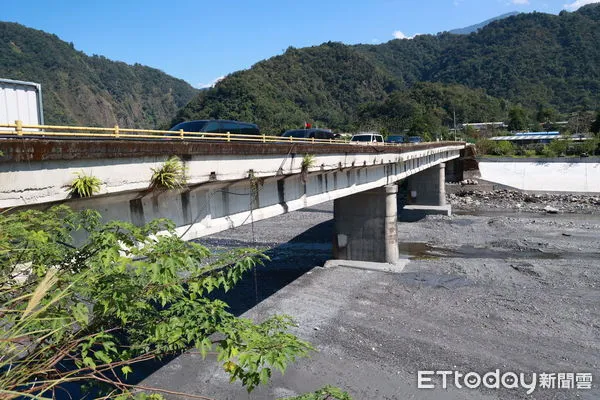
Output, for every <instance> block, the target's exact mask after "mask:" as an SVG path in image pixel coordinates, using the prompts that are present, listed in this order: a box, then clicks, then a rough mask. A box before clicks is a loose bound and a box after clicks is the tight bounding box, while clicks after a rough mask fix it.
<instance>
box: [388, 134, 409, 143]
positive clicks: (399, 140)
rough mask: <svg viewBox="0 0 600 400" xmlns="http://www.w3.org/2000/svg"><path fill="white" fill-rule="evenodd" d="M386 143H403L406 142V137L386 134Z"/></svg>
mask: <svg viewBox="0 0 600 400" xmlns="http://www.w3.org/2000/svg"><path fill="white" fill-rule="evenodd" d="M385 142H386V143H404V142H406V137H404V136H388V137H387V138H386V139H385Z"/></svg>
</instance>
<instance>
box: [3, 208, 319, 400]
mask: <svg viewBox="0 0 600 400" xmlns="http://www.w3.org/2000/svg"><path fill="white" fill-rule="evenodd" d="M173 229H174V225H173V224H172V223H171V222H169V221H167V220H156V221H153V222H151V223H149V224H147V225H145V226H142V227H136V226H133V225H132V224H129V223H124V222H116V221H113V222H109V223H107V224H103V223H101V222H100V215H99V214H98V213H97V212H95V211H83V212H79V213H75V212H73V211H71V210H70V209H68V208H67V207H65V206H59V207H54V208H51V209H50V210H49V211H47V212H42V211H36V210H29V211H25V212H20V213H15V214H8V215H7V214H0V317H1V318H2V323H1V324H0V397H2V398H16V397H19V396H34V395H37V396H45V397H46V398H53V396H54V394H55V393H56V392H57V391H59V390H60V389H59V387H60V386H61V385H64V384H66V383H79V382H87V383H94V384H97V387H96V388H95V390H96V392H95V394H96V395H108V396H110V397H117V396H118V395H123V397H119V398H128V397H132V396H134V395H135V394H136V393H138V392H139V389H140V388H139V387H137V386H136V385H135V383H134V382H132V381H130V380H129V379H131V374H132V372H134V371H135V369H136V364H137V363H139V362H142V361H145V360H151V359H161V358H163V357H165V356H168V355H176V354H179V353H180V352H182V351H185V350H187V349H189V348H192V347H195V348H196V349H198V351H199V353H200V354H202V356H206V355H207V354H208V353H216V354H217V357H218V360H219V361H220V362H221V363H222V365H223V368H224V369H225V371H227V372H228V373H229V375H230V376H231V379H232V380H239V381H241V382H242V384H243V385H244V386H245V387H246V388H247V389H248V390H252V389H253V388H254V387H256V385H259V384H261V383H265V382H267V381H268V379H269V378H270V377H271V375H272V373H273V370H274V369H275V370H279V371H281V372H283V371H284V370H285V369H286V367H287V366H288V364H289V363H290V362H292V361H294V360H295V359H296V358H297V357H302V356H306V355H307V354H308V353H309V352H310V351H311V349H312V347H311V346H310V345H309V344H308V343H307V342H304V341H302V340H300V339H298V338H297V337H295V336H293V335H291V334H289V333H288V329H289V328H290V327H291V326H293V321H292V320H291V319H290V318H289V317H286V316H273V317H271V318H269V319H267V320H265V321H264V322H261V323H258V324H257V323H254V322H252V321H250V320H248V319H244V318H238V317H235V316H234V315H232V314H230V313H229V312H227V311H226V308H227V304H225V303H224V302H223V301H220V300H218V299H215V298H214V296H211V293H213V292H214V291H216V290H224V291H227V290H229V289H230V288H231V287H232V286H234V285H235V284H236V283H237V282H238V281H239V280H240V279H241V278H242V276H243V274H244V273H245V272H247V271H249V270H251V269H252V268H256V267H257V266H260V265H261V264H262V263H263V261H264V260H265V259H266V256H265V255H264V254H262V253H261V252H259V251H257V250H255V249H249V248H244V249H236V250H233V251H231V252H228V253H225V254H222V255H219V256H218V257H211V254H210V253H209V251H208V249H207V248H205V247H203V246H201V245H200V244H197V243H193V242H185V241H183V240H181V239H180V238H178V237H177V236H176V235H175V234H174V230H173ZM164 230H167V231H169V232H170V233H171V234H170V235H156V234H157V233H158V232H159V231H164ZM76 231H79V232H81V231H84V232H86V233H87V239H85V240H84V241H83V242H81V243H75V242H74V241H73V240H72V234H73V233H74V232H76ZM209 257H210V258H209ZM152 390H154V391H157V392H161V390H160V389H158V388H157V389H152ZM171 393H172V392H171ZM137 397H138V398H147V396H146V395H144V394H139V395H137Z"/></svg>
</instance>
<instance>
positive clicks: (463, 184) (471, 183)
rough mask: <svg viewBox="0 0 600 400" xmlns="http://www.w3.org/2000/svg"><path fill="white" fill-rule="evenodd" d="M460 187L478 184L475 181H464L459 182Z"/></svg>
mask: <svg viewBox="0 0 600 400" xmlns="http://www.w3.org/2000/svg"><path fill="white" fill-rule="evenodd" d="M460 185H461V186H465V185H479V182H477V181H476V180H475V179H465V180H462V181H460Z"/></svg>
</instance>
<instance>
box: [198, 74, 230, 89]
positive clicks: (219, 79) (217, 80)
mask: <svg viewBox="0 0 600 400" xmlns="http://www.w3.org/2000/svg"><path fill="white" fill-rule="evenodd" d="M224 78H225V76H220V77H218V78H216V79H214V80H213V81H212V82H210V83H199V84H198V85H196V87H197V88H198V89H208V88H211V87H213V86H215V85H216V84H217V82H219V81H222V80H223V79H224Z"/></svg>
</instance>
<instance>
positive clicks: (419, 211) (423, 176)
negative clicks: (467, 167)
mask: <svg viewBox="0 0 600 400" xmlns="http://www.w3.org/2000/svg"><path fill="white" fill-rule="evenodd" d="M407 191H408V197H407V205H405V206H404V207H403V208H402V209H401V211H400V212H399V215H400V219H401V220H402V221H415V220H418V219H421V218H423V217H424V216H425V215H427V214H441V215H451V214H452V209H451V207H450V205H449V204H446V164H445V163H440V164H438V165H434V166H433V167H430V168H427V169H426V170H425V171H421V172H419V173H416V174H414V175H411V176H409V177H408V179H407Z"/></svg>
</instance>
